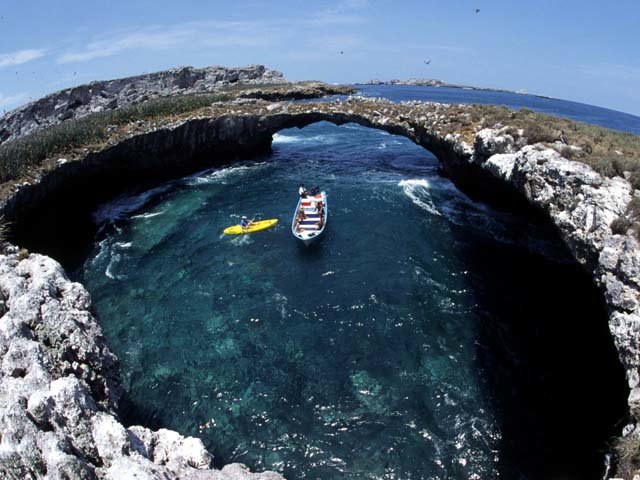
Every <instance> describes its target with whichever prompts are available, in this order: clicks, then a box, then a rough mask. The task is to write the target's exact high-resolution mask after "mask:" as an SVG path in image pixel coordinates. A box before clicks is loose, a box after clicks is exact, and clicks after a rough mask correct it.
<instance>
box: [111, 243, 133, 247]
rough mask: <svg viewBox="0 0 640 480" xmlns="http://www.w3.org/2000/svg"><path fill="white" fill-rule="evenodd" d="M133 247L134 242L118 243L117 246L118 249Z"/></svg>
mask: <svg viewBox="0 0 640 480" xmlns="http://www.w3.org/2000/svg"><path fill="white" fill-rule="evenodd" d="M131 245H133V243H132V242H116V243H115V246H116V247H118V248H131Z"/></svg>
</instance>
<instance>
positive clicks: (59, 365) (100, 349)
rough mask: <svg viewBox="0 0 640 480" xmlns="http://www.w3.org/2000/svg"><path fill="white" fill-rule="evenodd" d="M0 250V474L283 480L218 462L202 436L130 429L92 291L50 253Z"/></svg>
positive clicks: (82, 477) (9, 476)
mask: <svg viewBox="0 0 640 480" xmlns="http://www.w3.org/2000/svg"><path fill="white" fill-rule="evenodd" d="M22 256H23V255H20V254H19V253H17V252H13V253H7V254H4V255H0V296H1V297H2V299H3V302H2V310H0V313H2V317H1V318H0V355H1V359H2V362H1V370H0V431H1V432H2V433H1V437H0V477H2V478H73V479H91V478H95V479H122V478H148V479H174V478H208V479H210V478H215V479H220V480H224V479H236V478H237V479H244V478H246V479H251V478H264V479H279V478H282V477H281V476H280V475H279V474H276V473H266V474H252V473H251V472H249V471H248V470H246V469H245V467H243V466H230V467H228V468H226V469H223V470H222V471H215V470H212V469H211V463H212V459H213V457H212V455H211V454H210V453H209V452H208V451H207V450H206V448H205V447H204V445H203V443H202V441H201V440H199V439H196V438H193V437H184V436H182V435H180V434H179V433H177V432H174V431H171V430H165V429H161V430H159V431H157V432H154V431H152V430H149V429H147V428H144V427H138V426H133V427H129V428H128V429H127V428H125V427H124V426H123V425H122V424H121V423H120V421H119V419H118V417H117V415H116V413H115V411H116V408H117V404H118V400H119V398H120V395H121V392H122V390H121V386H120V383H119V378H118V371H117V363H116V359H115V356H114V355H113V354H112V353H111V351H110V350H109V348H108V347H107V346H106V343H105V341H104V337H103V335H102V331H101V328H100V326H99V325H98V323H97V321H96V319H95V317H94V316H93V315H92V313H91V301H90V298H89V294H88V293H87V292H86V290H85V289H84V288H83V287H82V285H80V284H78V283H74V282H71V281H69V280H68V278H67V277H66V275H65V273H64V271H63V270H62V267H61V266H60V265H59V264H58V263H57V262H56V261H55V260H53V259H51V258H48V257H45V256H43V255H33V254H32V255H28V256H26V258H22Z"/></svg>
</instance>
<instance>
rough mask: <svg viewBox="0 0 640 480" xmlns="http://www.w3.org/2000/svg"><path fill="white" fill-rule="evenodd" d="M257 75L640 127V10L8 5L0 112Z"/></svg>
mask: <svg viewBox="0 0 640 480" xmlns="http://www.w3.org/2000/svg"><path fill="white" fill-rule="evenodd" d="M476 9H480V11H479V12H478V13H476ZM428 60H431V63H430V64H429V65H427V64H425V61H428ZM256 63H260V64H264V65H266V66H267V67H270V68H275V69H278V70H281V71H282V72H283V73H284V74H285V77H286V78H287V79H289V80H309V79H313V80H323V81H326V82H338V83H350V82H365V81H367V80H370V79H374V78H375V79H382V80H389V79H393V78H401V79H402V78H409V77H420V78H435V79H439V80H443V81H445V82H450V83H463V84H467V85H474V86H480V87H492V88H505V89H511V90H526V91H528V92H529V93H535V94H540V95H548V96H552V97H557V98H562V99H567V100H574V101H578V102H583V103H588V104H592V105H598V106H602V107H607V108H611V109H614V110H620V111H623V112H627V113H631V114H635V115H640V0H616V1H615V2H603V1H597V2H596V1H594V0H581V1H577V0H536V1H535V2H534V1H528V2H525V1H518V0H446V1H445V0H441V1H431V0H422V1H412V0H411V1H402V0H317V1H313V0H312V1H306V2H304V1H302V0H299V1H293V0H288V1H278V0H270V1H257V0H224V1H217V0H209V1H205V0H200V1H189V0H181V1H175V0H174V1H164V0H140V1H135V0H128V1H120V0H113V1H94V0H82V1H80V0H53V1H52V0H49V1H44V0H0V114H1V113H2V112H3V111H4V110H10V109H13V108H15V107H17V106H19V105H21V104H24V103H27V102H29V101H30V100H33V99H36V98H38V97H40V96H42V95H44V94H47V93H51V92H53V91H56V90H60V89H63V88H67V87H71V86H74V85H79V84H83V83H87V82H90V81H92V80H106V79H110V78H118V77H124V76H129V75H135V74H140V73H144V72H152V71H157V70H163V69H166V68H170V67H175V66H181V65H192V66H196V67H203V66H207V65H225V66H243V65H248V64H256Z"/></svg>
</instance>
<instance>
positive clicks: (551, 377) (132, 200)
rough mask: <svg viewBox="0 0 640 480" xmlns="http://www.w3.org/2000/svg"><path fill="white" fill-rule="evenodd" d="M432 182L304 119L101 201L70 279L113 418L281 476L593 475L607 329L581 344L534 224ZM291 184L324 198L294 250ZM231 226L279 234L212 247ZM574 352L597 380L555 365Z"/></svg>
mask: <svg viewBox="0 0 640 480" xmlns="http://www.w3.org/2000/svg"><path fill="white" fill-rule="evenodd" d="M437 169H438V165H437V160H436V159H435V158H434V157H433V156H432V155H431V154H430V153H429V152H427V151H425V150H423V149H421V148H419V147H417V146H415V145H414V144H412V143H411V142H409V141H408V140H406V139H403V138H401V137H396V136H392V135H389V134H387V133H385V132H381V131H376V130H371V129H366V128H363V127H360V126H356V125H345V126H342V127H336V126H333V125H330V124H327V123H319V124H314V125H311V126H309V127H307V128H305V129H302V130H296V129H293V130H285V131H282V132H280V133H279V134H276V136H275V138H274V143H273V154H272V155H270V156H268V157H264V158H259V159H256V160H254V161H246V162H240V163H239V164H235V165H231V166H228V167H226V168H221V169H216V170H211V171H206V172H201V173H199V174H195V175H193V176H190V177H187V178H183V179H180V180H176V181H173V182H170V183H166V184H163V185H160V186H158V187H156V188H154V189H151V190H147V191H139V192H131V193H129V194H126V195H123V196H121V197H119V198H118V199H115V200H114V201H112V202H110V203H108V204H105V205H102V206H101V207H100V208H99V209H98V210H97V211H96V212H95V215H94V218H95V221H96V222H97V223H98V224H99V225H100V226H101V233H100V236H99V238H98V239H97V241H96V244H95V247H94V249H93V251H92V253H91V254H90V255H89V257H88V258H87V260H86V262H85V264H84V266H83V267H82V268H81V269H80V271H79V272H78V279H79V280H81V281H82V282H83V283H84V284H85V285H86V286H87V288H88V289H89V290H90V292H91V294H92V298H93V301H94V303H95V306H96V309H97V311H98V313H99V315H100V317H101V323H102V326H103V328H104V331H105V334H106V336H107V338H108V340H109V343H110V345H111V347H112V348H113V350H114V351H115V352H116V354H117V355H118V357H119V359H120V362H121V370H122V375H123V380H124V382H123V383H124V386H125V388H126V390H127V397H128V403H127V405H126V408H125V412H124V415H125V417H126V418H127V419H128V420H129V421H130V422H132V423H144V424H146V425H150V426H156V427H157V426H164V427H168V428H174V429H177V430H179V431H180V432H182V433H184V434H192V435H198V436H199V437H201V438H202V439H203V440H204V441H205V443H206V444H207V446H208V447H209V448H211V450H212V451H213V452H214V454H215V456H216V461H217V462H218V463H219V464H224V463H228V462H232V461H240V462H243V463H246V464H247V465H249V466H250V467H251V468H252V469H265V468H268V469H275V470H278V471H281V472H284V473H285V475H286V476H287V478H290V479H303V478H305V479H306V478H322V479H325V478H326V479H333V478H397V479H410V478H456V479H457V478H460V479H462V478H464V479H467V478H477V479H480V478H482V479H485V478H497V477H498V476H500V475H503V476H504V477H505V478H515V477H516V476H517V475H525V474H526V475H528V478H544V477H545V476H546V473H547V472H549V471H553V472H557V471H560V472H570V473H571V474H573V475H575V477H570V478H588V476H587V477H585V476H584V475H583V474H584V470H585V469H586V471H587V472H589V471H591V472H592V473H594V475H596V476H594V477H592V478H598V477H597V472H598V469H599V468H600V464H601V459H602V454H603V449H604V447H605V445H604V443H603V438H605V437H607V435H608V432H609V430H607V429H610V428H611V425H613V424H614V423H615V422H617V421H618V420H619V418H618V417H617V415H619V414H620V411H624V410H623V409H624V407H622V410H620V408H618V409H617V410H616V409H612V414H611V415H608V416H607V415H604V416H602V419H601V420H600V419H594V420H593V421H591V422H590V423H589V425H588V433H586V434H584V435H583V434H582V432H575V430H574V431H573V432H572V429H575V428H582V429H583V430H585V431H586V430H587V429H586V428H585V425H584V422H583V420H584V415H585V414H586V412H589V411H592V410H593V409H595V408H601V407H603V406H605V403H606V402H607V400H606V399H603V398H604V397H603V391H602V390H604V392H606V390H607V389H608V386H609V385H610V384H611V382H613V380H611V379H612V378H614V377H615V378H616V379H619V378H618V377H616V376H615V375H611V374H610V372H607V371H606V370H605V369H603V368H602V366H603V365H607V361H606V360H603V358H606V359H609V360H610V359H611V358H614V363H615V355H614V356H613V357H611V353H612V352H611V350H610V349H608V347H606V345H607V344H606V342H602V341H600V343H596V342H592V338H591V337H594V338H595V337H598V336H600V338H601V339H602V338H606V323H601V324H600V323H598V324H597V326H595V327H593V328H595V329H596V330H597V329H598V328H600V327H604V330H602V328H600V329H599V330H597V335H596V334H592V331H593V329H591V325H596V323H597V322H596V321H601V320H602V316H601V315H600V314H599V313H598V312H599V310H598V309H599V304H598V303H597V300H595V298H596V295H595V294H594V295H593V297H594V300H593V301H590V300H586V301H585V300H584V292H585V291H589V290H588V289H589V288H590V287H589V281H588V278H586V277H585V276H583V275H582V274H581V273H579V272H577V271H576V269H574V268H573V267H572V266H571V265H570V264H569V263H568V259H567V257H566V253H565V252H564V251H563V250H562V249H560V248H559V247H557V245H558V241H557V238H555V236H554V235H553V233H552V232H551V231H550V229H549V228H548V227H547V226H545V225H541V224H539V222H538V221H534V220H533V219H530V218H526V217H525V218H519V217H516V216H514V215H511V214H509V213H505V212H498V211H495V210H492V209H490V208H488V207H486V206H484V205H482V204H479V203H474V202H472V201H470V200H469V199H468V198H467V197H466V196H464V195H463V194H462V193H460V192H459V191H457V190H456V189H455V188H454V187H453V185H452V184H451V183H450V182H449V181H448V180H446V179H444V178H441V177H440V176H439V175H438V172H437ZM300 182H304V183H305V184H307V185H308V186H311V185H313V184H317V185H319V186H321V187H322V189H324V190H326V191H327V194H328V205H329V217H328V226H327V229H326V232H325V234H324V236H323V238H322V239H321V240H319V241H318V242H317V244H314V245H313V246H312V247H310V248H305V247H303V246H301V245H300V244H299V243H297V241H296V240H295V239H294V238H293V236H292V235H291V232H290V221H291V216H292V214H293V211H294V208H295V205H296V202H297V186H298V184H299V183H300ZM241 215H248V216H249V217H250V218H253V217H255V218H272V217H275V218H278V219H279V220H280V223H279V224H278V226H277V227H276V228H274V229H271V230H267V231H263V232H259V233H256V234H253V235H247V236H239V237H228V236H224V235H223V234H222V230H223V228H224V227H226V226H229V225H232V224H235V223H237V222H238V221H239V218H240V216H241ZM552 259H553V260H552ZM592 293H593V292H592ZM541 299H543V300H541ZM557 305H559V306H557ZM576 325H579V327H578V328H575V327H576ZM565 329H567V331H566V332H565V331H564V330H565ZM567 336H571V337H572V341H573V340H575V341H576V345H574V346H572V347H570V348H569V349H568V350H567V348H565V347H564V346H562V344H556V342H565V344H566V339H567ZM601 344H604V345H605V347H602V346H600V345H601ZM572 349H575V350H577V351H578V352H576V351H572ZM541 350H544V351H545V355H544V356H541V355H540V351H541ZM587 351H588V352H589V354H588V355H586V357H588V358H585V359H584V360H582V365H583V366H584V367H585V368H586V369H587V370H588V369H589V365H590V362H594V365H598V366H599V367H598V368H599V370H598V369H596V370H597V371H596V372H593V371H592V372H588V373H587V374H581V373H580V372H573V371H569V370H567V369H566V368H564V367H563V366H562V365H564V363H568V365H571V363H570V362H572V361H573V358H575V355H585V352H587ZM607 355H609V356H607ZM618 373H619V372H618ZM567 375H570V376H571V378H570V379H569V380H568V379H567ZM585 375H586V376H585ZM607 382H609V383H607ZM605 396H606V395H605ZM611 396H615V395H609V397H611ZM578 398H579V399H580V402H581V403H580V406H575V405H574V404H572V403H571V401H573V400H575V399H578ZM556 399H560V400H558V401H557V403H559V404H560V405H564V402H565V400H566V401H567V402H569V403H568V404H567V405H566V406H564V407H562V408H560V409H559V410H558V409H556V408H555V406H554V402H555V401H556ZM616 400H619V399H617V398H616ZM618 404H620V402H618ZM618 404H617V406H619V405H618ZM621 405H624V399H622V403H621ZM612 415H613V417H614V418H612ZM567 432H572V433H573V434H575V433H577V435H576V436H577V437H578V438H576V439H575V440H574V441H573V442H572V444H571V445H569V446H567V445H566V442H565V441H564V437H563V435H566V434H567ZM560 445H562V448H563V449H564V451H561V450H560V447H559V446H560ZM573 448H575V452H573V453H572V449H573ZM585 451H586V452H588V453H587V454H585ZM572 455H573V456H572ZM578 459H580V460H578ZM565 463H566V465H565ZM594 465H595V467H594ZM581 469H582V470H581ZM501 478H502V477H501ZM546 478H549V477H546Z"/></svg>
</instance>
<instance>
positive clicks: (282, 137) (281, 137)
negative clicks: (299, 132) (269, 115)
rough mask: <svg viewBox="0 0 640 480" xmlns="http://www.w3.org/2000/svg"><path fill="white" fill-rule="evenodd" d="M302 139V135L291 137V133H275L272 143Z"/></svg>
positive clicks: (294, 141) (295, 141)
mask: <svg viewBox="0 0 640 480" xmlns="http://www.w3.org/2000/svg"><path fill="white" fill-rule="evenodd" d="M300 141H302V137H291V136H289V135H282V134H280V133H274V134H273V141H272V143H298V142H300Z"/></svg>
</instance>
